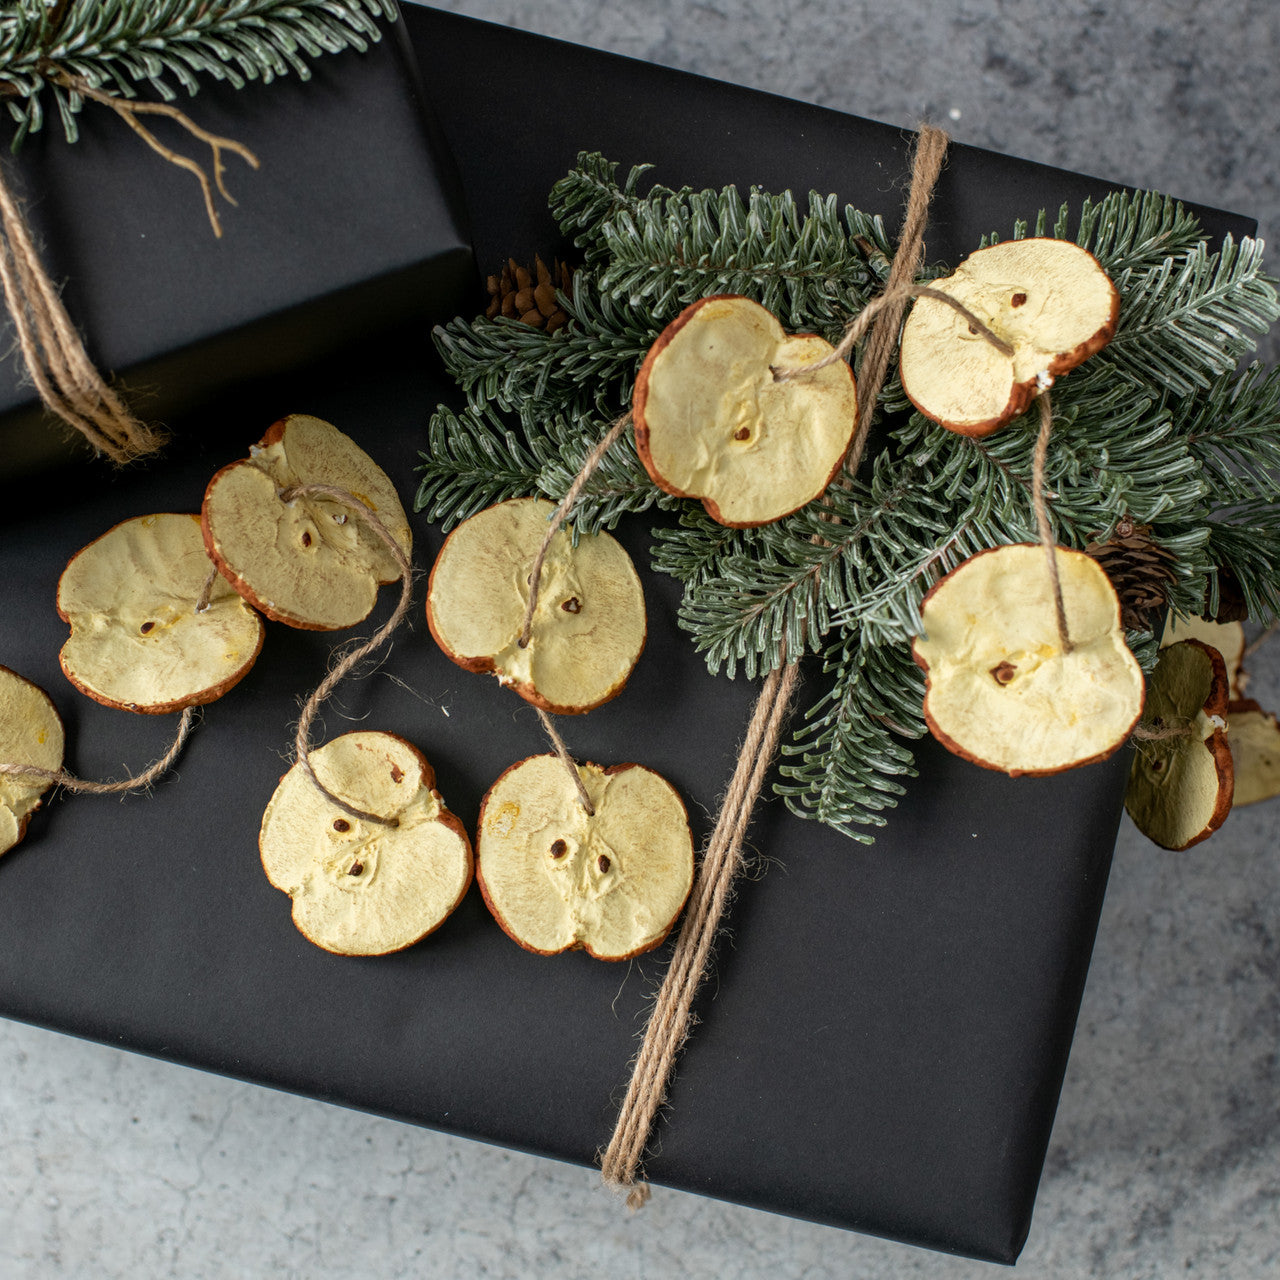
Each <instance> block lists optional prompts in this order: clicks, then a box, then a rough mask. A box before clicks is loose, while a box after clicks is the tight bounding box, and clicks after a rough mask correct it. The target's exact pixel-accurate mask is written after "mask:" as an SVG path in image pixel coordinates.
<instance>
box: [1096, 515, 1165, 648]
mask: <svg viewBox="0 0 1280 1280" xmlns="http://www.w3.org/2000/svg"><path fill="white" fill-rule="evenodd" d="M1085 553H1086V554H1087V555H1091V556H1092V557H1093V558H1094V559H1095V560H1096V561H1097V562H1098V563H1099V564H1100V565H1101V566H1102V569H1103V571H1104V572H1105V573H1106V575H1107V577H1108V578H1110V579H1111V585H1112V586H1113V587H1115V589H1116V594H1117V595H1118V596H1119V597H1120V620H1121V622H1122V623H1123V625H1124V627H1125V629H1126V630H1134V631H1148V630H1151V629H1152V628H1153V627H1155V626H1156V625H1157V623H1158V622H1159V620H1160V614H1161V612H1163V610H1164V608H1165V607H1166V605H1167V604H1168V603H1169V584H1170V583H1171V582H1172V581H1173V579H1174V572H1173V555H1172V554H1171V553H1170V552H1168V551H1166V550H1165V549H1164V548H1163V547H1162V546H1161V545H1160V544H1159V543H1158V542H1156V541H1155V540H1154V539H1153V538H1152V537H1151V526H1150V525H1149V524H1135V523H1134V522H1133V520H1131V519H1130V518H1129V517H1128V516H1124V517H1122V518H1121V520H1120V521H1119V522H1118V523H1117V525H1116V527H1115V532H1114V533H1112V535H1111V537H1110V538H1108V539H1107V541H1105V542H1100V541H1097V540H1094V541H1092V542H1090V543H1089V545H1088V546H1087V547H1085Z"/></svg>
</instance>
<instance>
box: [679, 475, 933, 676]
mask: <svg viewBox="0 0 1280 1280" xmlns="http://www.w3.org/2000/svg"><path fill="white" fill-rule="evenodd" d="M923 479H924V478H923V477H922V475H921V474H920V473H919V472H918V471H917V470H916V469H915V468H914V467H912V466H905V467H903V466H896V465H894V463H893V462H892V460H891V459H890V458H889V457H888V456H887V455H885V454H881V455H880V457H879V458H878V459H877V462H876V466H875V469H874V472H873V477H872V480H871V482H870V483H869V484H863V483H857V484H855V485H854V486H853V487H852V488H851V489H850V490H848V491H845V490H841V489H833V490H831V491H830V492H829V493H828V495H827V501H826V503H825V504H822V505H820V504H817V503H810V504H809V506H807V507H805V508H802V509H801V510H800V511H798V512H796V513H795V514H794V515H792V516H789V517H787V518H786V519H785V520H781V521H778V522H776V523H775V524H772V525H766V526H763V527H762V528H760V529H758V530H756V531H755V537H754V538H753V539H752V542H751V544H750V547H749V549H746V548H744V549H743V550H742V551H737V550H731V551H728V552H727V553H726V554H722V555H720V556H719V558H718V559H717V561H716V563H715V571H714V574H712V573H705V574H704V575H702V576H701V580H700V581H698V583H697V587H696V589H695V590H686V592H685V599H684V603H683V604H682V605H681V609H680V625H681V626H682V627H683V628H684V629H685V630H686V631H688V632H689V633H690V634H691V635H692V636H693V638H694V646H695V648H696V649H697V650H698V651H699V652H702V653H705V655H706V661H707V666H708V668H709V669H710V670H711V671H712V672H713V673H714V672H716V671H719V670H720V669H721V667H723V668H725V670H726V672H727V674H728V675H729V676H730V677H731V678H732V677H733V676H734V675H735V674H736V673H737V669H738V666H739V664H741V665H742V668H743V670H744V671H745V672H746V674H747V675H748V677H753V676H755V675H756V674H757V673H760V672H763V671H768V670H771V669H772V668H774V667H776V666H778V665H779V663H780V662H781V661H782V660H783V653H784V651H785V653H786V654H787V655H788V656H789V657H792V658H794V656H795V655H798V654H802V653H806V652H816V651H817V650H818V649H820V648H821V647H822V641H823V637H825V636H826V635H827V633H828V632H829V631H830V630H831V629H832V627H833V626H834V625H836V622H837V621H838V620H845V619H847V618H848V616H849V613H850V610H851V609H855V608H856V609H858V610H859V621H860V622H861V623H862V624H863V625H865V626H866V627H867V628H868V629H869V632H870V633H872V634H875V635H876V637H877V638H878V639H885V638H893V639H902V638H903V637H905V636H910V635H912V634H914V633H915V631H916V630H918V629H919V627H918V618H919V615H918V604H919V599H918V596H919V595H921V594H923V590H921V591H920V592H919V593H916V594H914V596H913V593H912V591H911V590H910V588H909V587H904V581H903V579H902V578H900V577H899V576H898V573H897V570H898V568H899V567H900V562H901V560H902V559H903V558H904V557H905V558H906V559H908V560H913V561H916V562H919V563H921V564H923V562H926V561H930V557H931V556H933V555H934V553H935V551H936V546H935V545H934V543H933V542H930V541H929V539H928V535H929V534H932V535H933V536H934V541H935V542H946V541H947V539H948V536H949V534H950V530H949V528H948V526H947V524H946V523H945V521H944V520H942V519H940V518H939V516H938V512H937V508H936V506H935V504H934V502H933V495H932V493H931V492H930V491H929V490H928V488H927V486H925V485H924V484H923V483H922V482H923ZM890 565H892V568H891V569H890V568H889V566H890ZM886 570H888V572H886ZM920 572H921V573H923V572H925V570H924V569H923V568H922V569H920Z"/></svg>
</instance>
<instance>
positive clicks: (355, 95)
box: [0, 23, 471, 480]
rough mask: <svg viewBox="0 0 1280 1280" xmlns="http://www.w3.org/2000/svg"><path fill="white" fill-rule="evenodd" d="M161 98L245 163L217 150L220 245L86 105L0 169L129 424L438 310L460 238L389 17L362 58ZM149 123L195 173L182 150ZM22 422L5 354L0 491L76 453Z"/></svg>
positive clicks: (444, 305)
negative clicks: (230, 144)
mask: <svg viewBox="0 0 1280 1280" xmlns="http://www.w3.org/2000/svg"><path fill="white" fill-rule="evenodd" d="M178 105H180V106H181V108H182V110H184V111H185V112H186V113H187V114H188V115H189V116H190V117H191V118H192V119H193V120H194V121H195V122H196V123H197V124H199V125H201V126H202V127H203V128H205V129H208V130H210V131H211V132H213V133H215V134H219V135H222V136H225V137H229V138H234V139H235V140H236V141H238V142H241V143H243V144H244V145H245V146H247V147H248V148H249V149H250V150H251V151H252V152H254V153H255V154H256V156H257V157H258V159H259V161H260V162H261V166H262V167H261V168H260V169H259V170H258V171H257V172H254V171H253V170H251V169H250V168H249V167H248V165H246V164H244V163H242V162H241V160H240V159H239V158H238V157H237V156H234V155H228V156H227V158H226V182H227V187H228V190H229V191H230V193H231V194H232V196H234V197H235V198H236V199H237V200H238V202H239V203H238V205H237V206H236V207H231V206H229V205H227V204H225V203H224V202H223V201H221V200H218V201H216V203H217V205H218V206H219V208H220V213H221V221H222V231H223V234H222V238H221V239H216V238H215V237H214V234H213V231H212V229H211V227H210V225H209V222H208V220H207V218H206V216H205V210H204V203H203V200H202V198H201V195H200V190H199V187H198V186H197V184H196V182H195V180H194V178H193V177H192V175H191V174H189V173H186V172H184V171H183V170H181V169H179V168H177V167H176V166H175V165H172V164H167V163H166V162H165V161H164V160H162V159H161V158H160V157H159V156H157V155H155V154H154V153H153V152H151V151H150V150H148V148H147V147H146V146H145V144H144V143H143V142H142V141H141V140H140V139H139V138H138V137H136V136H135V135H134V134H133V133H132V132H131V131H130V129H129V128H128V127H127V126H126V125H125V123H124V122H123V121H122V120H120V119H118V118H117V117H116V116H115V115H114V114H113V113H112V112H110V111H108V110H107V109H106V108H104V107H102V106H99V105H96V104H94V103H88V104H86V106H85V109H84V110H83V111H82V112H81V113H80V116H79V124H80V139H79V141H78V142H76V143H75V144H74V145H69V144H68V143H67V142H66V140H65V139H64V137H63V134H62V128H61V125H60V124H59V122H58V120H57V118H56V115H55V116H53V117H52V118H50V119H48V120H46V122H45V125H44V127H43V129H41V131H40V132H39V133H36V134H32V135H30V136H28V138H27V139H26V141H25V142H24V143H23V145H22V147H21V148H20V149H19V151H18V154H17V155H16V156H15V157H13V158H12V160H11V161H10V162H9V163H7V164H6V170H7V171H9V172H14V173H15V174H16V182H15V188H16V190H17V191H18V192H19V193H20V194H24V195H25V196H26V197H27V199H26V204H27V217H28V221H29V223H30V225H31V229H32V231H33V232H34V233H35V236H36V239H37V241H39V242H40V243H41V246H42V255H43V260H44V265H45V269H46V270H47V271H48V272H49V274H50V277H51V278H52V279H53V280H55V281H59V282H61V281H64V280H65V282H66V284H65V288H64V290H63V298H64V301H65V303H66V306H67V309H68V311H69V313H70V315H71V317H72V319H73V320H74V321H75V322H76V324H77V325H79V327H80V329H81V331H82V332H83V334H84V336H85V340H86V345H87V349H88V351H89V354H90V356H91V357H92V358H93V359H94V361H95V362H96V363H97V364H98V366H99V368H101V369H104V370H110V371H114V372H115V373H117V374H119V375H120V376H121V378H122V379H123V380H124V383H125V385H126V386H127V387H128V388H129V389H130V391H131V392H132V395H131V400H132V403H133V406H134V408H135V410H136V411H137V412H138V413H139V414H140V415H141V416H142V417H144V418H148V419H152V420H160V421H163V422H165V423H166V424H168V423H173V422H174V421H175V419H176V418H178V417H179V416H180V415H182V414H183V413H186V412H189V411H190V410H192V409H193V408H194V407H196V406H199V405H201V404H202V402H203V401H205V400H206V399H208V398H209V397H210V396H211V395H215V394H217V393H218V392H220V391H222V390H224V389H225V388H227V387H229V386H231V385H233V384H236V383H242V382H244V381H245V380H246V379H248V378H252V377H269V376H272V375H278V374H280V373H281V372H283V371H286V370H292V369H297V368H299V367H300V366H303V365H305V364H307V363H309V362H311V361H314V360H316V359H318V358H319V357H321V356H324V355H326V354H328V353H331V352H333V351H336V350H338V349H340V348H341V347H342V346H343V345H344V344H347V343H349V342H350V341H351V340H352V339H353V338H362V337H363V338H367V337H368V336H369V335H370V334H372V333H376V332H379V331H383V332H385V331H387V330H393V329H396V328H400V329H403V328H405V327H406V326H407V325H408V324H409V323H410V322H412V321H414V320H415V319H418V320H422V321H430V322H432V323H434V322H436V321H438V320H441V319H444V318H447V317H448V316H449V315H451V314H452V313H453V312H454V311H455V310H456V309H457V307H458V305H459V303H460V300H461V298H462V297H463V296H464V291H465V290H466V289H467V288H468V287H469V284H470V280H471V252H470V243H469V239H468V236H467V232H466V228H465V226H464V224H463V221H462V218H461V217H460V215H459V212H458V203H459V202H458V192H457V188H456V181H455V179H454V177H453V176H452V171H451V167H450V164H449V161H448V158H447V155H446V154H445V153H444V151H443V149H442V147H441V145H440V141H439V137H438V131H437V129H436V126H435V123H434V121H433V120H432V118H431V115H430V112H429V110H427V109H425V108H424V104H423V103H422V102H421V100H420V99H419V96H418V92H417V88H416V86H415V70H414V66H413V59H412V55H411V54H410V53H409V51H408V48H407V38H406V36H405V32H404V27H403V24H402V23H395V24H392V25H390V26H387V27H385V29H384V34H383V38H382V40H381V41H380V42H379V43H377V44H374V45H372V46H371V47H370V49H369V51H368V52H367V53H364V54H361V53H357V52H355V51H350V52H347V53H343V54H341V55H338V56H335V57H323V58H319V59H317V60H316V61H315V62H314V63H313V64H312V74H311V78H310V79H309V80H308V81H306V82H303V81H302V80H300V79H298V78H297V77H296V76H287V77H283V78H281V79H278V80H275V81H274V82H272V83H271V84H269V85H264V84H261V83H256V82H255V83H251V84H249V85H247V86H245V87H244V88H243V89H240V90H236V89H233V88H231V87H230V86H228V85H224V84H219V83H217V82H206V83H204V84H203V85H202V87H201V90H200V92H199V94H197V95H196V96H195V97H194V98H192V99H190V100H189V101H186V100H184V101H181V102H180V103H179V104H178ZM150 123H151V124H152V127H153V128H154V130H155V131H156V133H157V135H158V136H160V137H161V138H163V140H164V141H165V142H167V143H170V144H172V145H173V146H175V147H177V148H178V149H179V150H180V151H182V152H184V153H185V154H189V155H191V156H192V157H193V158H194V159H196V160H197V161H198V162H199V163H201V164H205V165H206V167H207V161H208V152H207V150H205V149H204V148H203V145H202V144H200V143H197V142H196V141H195V140H194V139H190V138H187V137H186V136H185V135H184V134H183V133H182V132H181V131H180V130H179V128H178V126H177V125H175V124H172V123H170V122H168V121H161V122H159V123H155V122H154V120H152V121H150ZM41 416H42V415H41V411H40V409H39V406H38V401H37V400H36V396H35V391H34V388H33V387H32V385H31V383H30V382H29V381H28V380H27V379H26V378H25V377H24V376H23V371H22V368H21V365H20V362H19V360H18V358H17V356H16V354H14V353H9V354H8V356H7V358H6V359H4V360H3V361H0V480H3V479H6V478H10V479H11V478H13V477H15V476H17V475H20V474H25V473H34V472H36V471H39V470H44V469H46V468H48V467H50V466H56V465H59V464H65V463H66V462H68V461H69V460H72V461H75V462H83V461H84V459H85V458H86V457H87V456H88V449H87V447H86V446H85V445H84V444H83V442H82V441H80V439H79V437H78V436H75V437H74V438H73V439H69V438H68V436H69V434H71V435H74V433H69V431H68V429H67V428H64V427H63V426H62V425H61V423H46V424H45V429H44V430H41V423H40V418H41Z"/></svg>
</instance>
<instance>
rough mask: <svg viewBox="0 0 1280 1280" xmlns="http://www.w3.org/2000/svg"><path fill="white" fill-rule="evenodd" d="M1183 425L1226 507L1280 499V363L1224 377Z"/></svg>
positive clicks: (1187, 412)
mask: <svg viewBox="0 0 1280 1280" xmlns="http://www.w3.org/2000/svg"><path fill="white" fill-rule="evenodd" d="M1180 426H1181V429H1182V431H1183V432H1184V433H1185V435H1186V438H1187V443H1188V445H1189V446H1190V449H1191V452H1192V454H1193V455H1194V457H1195V458H1196V460H1197V461H1198V462H1199V464H1200V466H1201V468H1202V469H1203V473H1204V477H1205V481H1206V483H1207V485H1208V486H1209V489H1210V490H1211V491H1212V492H1213V494H1214V496H1215V499H1216V500H1217V501H1218V503H1219V504H1220V505H1222V506H1230V505H1234V504H1235V503H1240V502H1249V501H1252V500H1255V499H1261V500H1264V501H1268V502H1280V367H1278V368H1274V369H1272V370H1271V371H1270V372H1269V373H1268V372H1265V371H1264V370H1263V367H1262V366H1261V365H1260V364H1257V363H1254V364H1252V365H1250V366H1249V368H1248V369H1246V370H1245V372H1244V373H1243V374H1242V375H1241V376H1240V377H1236V376H1235V375H1234V374H1228V375H1226V376H1224V377H1220V378H1218V379H1217V380H1216V381H1214V382H1213V383H1212V384H1211V385H1210V386H1209V387H1208V389H1207V391H1206V392H1205V393H1204V394H1203V395H1201V396H1200V397H1197V399H1196V400H1195V401H1193V402H1191V403H1189V404H1187V405H1186V410H1185V417H1184V419H1183V420H1182V422H1181V423H1180Z"/></svg>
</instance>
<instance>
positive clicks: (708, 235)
mask: <svg viewBox="0 0 1280 1280" xmlns="http://www.w3.org/2000/svg"><path fill="white" fill-rule="evenodd" d="M869 229H871V230H872V231H873V233H874V239H872V240H870V241H868V237H867V234H866V233H867V231H868V230H869ZM601 232H602V235H603V237H604V243H605V247H606V249H607V251H608V265H607V266H606V267H605V269H604V271H603V273H602V275H601V279H600V286H601V290H602V291H603V292H604V293H606V294H609V295H611V296H612V297H613V298H615V299H623V298H625V299H627V300H628V301H629V302H630V303H631V305H632V306H635V307H643V308H644V309H645V311H646V312H647V313H648V314H650V315H652V316H653V318H654V320H655V321H656V322H658V324H659V327H661V325H663V324H665V323H666V322H667V321H668V320H670V319H672V318H673V317H674V316H675V315H676V314H677V313H678V312H679V311H680V310H681V308H683V307H685V306H687V305H688V304H689V303H690V302H694V301H696V300H697V299H698V298H703V297H706V296H708V295H709V294H714V293H738V294H745V295H746V296H747V297H751V298H754V299H755V300H756V301H757V302H759V303H760V304H761V305H762V306H764V307H767V308H768V309H769V310H770V311H772V312H773V313H774V314H775V315H776V316H777V317H778V319H779V320H780V321H781V322H782V323H783V324H784V325H786V326H787V327H788V328H790V329H793V330H796V329H805V330H806V331H809V332H817V333H821V334H823V336H825V337H827V338H828V340H838V339H839V337H840V335H841V333H843V331H844V327H845V325H846V324H847V322H848V321H849V319H850V318H851V317H852V316H853V315H855V314H856V313H857V312H858V311H860V310H861V309H862V307H863V306H864V305H865V304H866V301H867V298H868V296H869V291H870V290H871V289H872V288H873V287H874V286H875V284H876V279H875V277H874V275H873V273H872V272H871V270H870V268H869V267H868V264H867V249H866V248H864V247H863V243H860V241H861V242H864V243H870V244H871V246H872V248H877V247H878V246H880V245H883V244H884V243H885V237H884V234H883V227H880V226H878V225H877V224H876V222H875V220H874V219H865V218H863V219H859V220H858V221H856V222H855V224H854V225H853V226H849V225H847V224H846V223H845V222H844V221H843V220H842V219H841V216H840V211H839V209H838V207H837V205H836V201H835V197H834V196H828V197H826V198H823V197H820V196H818V195H817V194H816V193H813V194H811V195H810V198H809V206H808V212H807V214H806V213H802V212H801V209H800V207H799V205H798V204H797V203H796V201H795V198H794V197H793V196H792V195H791V193H790V192H783V193H782V194H781V195H770V194H768V193H766V192H763V191H759V190H757V189H755V188H752V190H751V192H750V193H749V195H748V197H747V199H746V200H743V198H742V196H741V194H740V193H739V192H738V190H737V188H736V187H726V188H724V190H722V191H682V192H673V193H667V194H659V195H657V196H654V197H651V198H648V199H646V200H643V201H640V202H638V203H636V204H634V205H632V206H630V207H626V208H623V209H621V210H620V211H619V212H618V213H616V214H615V215H614V216H613V217H611V218H609V219H608V220H606V221H605V222H604V223H602V224H601Z"/></svg>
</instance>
